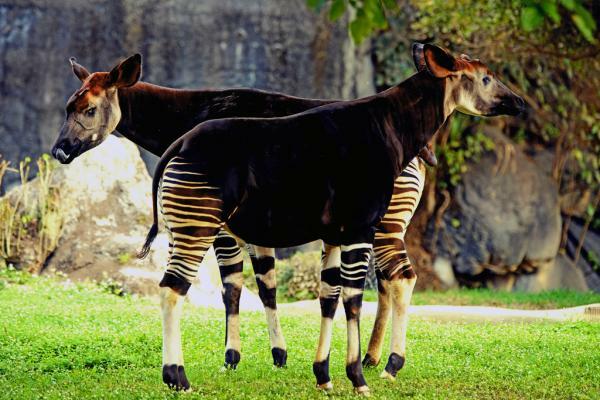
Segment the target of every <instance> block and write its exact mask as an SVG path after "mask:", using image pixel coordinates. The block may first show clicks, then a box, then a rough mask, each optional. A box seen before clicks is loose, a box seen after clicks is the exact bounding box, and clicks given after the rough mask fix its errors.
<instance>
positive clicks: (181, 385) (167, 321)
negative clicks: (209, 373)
mask: <svg viewBox="0 0 600 400" xmlns="http://www.w3.org/2000/svg"><path fill="white" fill-rule="evenodd" d="M183 299H184V297H183V296H181V295H180V294H179V293H177V292H176V291H174V290H173V289H171V288H168V287H163V288H161V289H160V303H161V309H162V318H163V370H162V376H163V382H164V383H166V384H167V385H168V386H169V388H171V389H175V390H189V389H190V382H189V381H188V379H187V377H186V376H185V369H184V367H183V350H182V348H181V330H180V321H181V311H182V307H183Z"/></svg>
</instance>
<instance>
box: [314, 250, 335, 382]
mask: <svg viewBox="0 0 600 400" xmlns="http://www.w3.org/2000/svg"><path fill="white" fill-rule="evenodd" d="M340 264H341V251H340V247H338V246H330V245H328V244H326V243H323V251H322V253H321V288H320V290H319V303H320V304H321V330H320V334H319V345H318V347H317V354H316V356H315V361H314V363H313V373H314V374H315V377H316V378H317V388H318V389H321V390H326V391H329V390H332V389H333V384H332V383H331V378H330V377H329V353H330V350H331V336H332V334H333V317H334V316H335V312H336V310H337V306H338V302H339V298H340V293H341V290H342V286H341V283H340Z"/></svg>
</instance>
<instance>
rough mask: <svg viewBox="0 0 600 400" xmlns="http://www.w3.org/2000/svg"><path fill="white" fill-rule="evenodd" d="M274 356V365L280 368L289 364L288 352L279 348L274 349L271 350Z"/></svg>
mask: <svg viewBox="0 0 600 400" xmlns="http://www.w3.org/2000/svg"><path fill="white" fill-rule="evenodd" d="M271 354H272V355H273V365H274V366H276V367H279V368H283V367H285V365H286V363H287V351H286V350H284V349H280V348H279V347H273V348H272V349H271Z"/></svg>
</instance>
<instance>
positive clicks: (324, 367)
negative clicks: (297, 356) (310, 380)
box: [313, 356, 333, 390]
mask: <svg viewBox="0 0 600 400" xmlns="http://www.w3.org/2000/svg"><path fill="white" fill-rule="evenodd" d="M313 374H315V378H317V388H318V389H324V390H330V389H333V384H332V383H331V378H330V377H329V356H327V358H326V359H325V360H323V361H315V362H314V363H313ZM327 388H330V389H327Z"/></svg>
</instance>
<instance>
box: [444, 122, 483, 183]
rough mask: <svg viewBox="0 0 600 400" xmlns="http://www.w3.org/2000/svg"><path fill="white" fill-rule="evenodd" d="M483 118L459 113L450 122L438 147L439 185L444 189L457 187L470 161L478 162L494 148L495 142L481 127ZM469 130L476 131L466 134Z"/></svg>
mask: <svg viewBox="0 0 600 400" xmlns="http://www.w3.org/2000/svg"><path fill="white" fill-rule="evenodd" d="M480 122H481V119H479V118H471V117H468V116H466V115H462V114H457V115H455V116H454V117H453V118H452V119H451V120H450V123H449V129H448V135H447V137H445V138H442V139H443V140H444V143H443V144H442V145H441V146H439V147H438V149H437V156H438V159H439V160H440V163H441V164H440V165H441V167H440V168H439V170H438V177H440V178H441V179H438V180H437V183H438V186H439V187H440V188H442V189H446V188H448V187H456V186H457V185H458V183H459V182H460V180H461V177H462V175H463V174H464V173H465V172H467V170H468V169H469V166H468V165H469V162H476V161H478V160H479V158H480V157H481V155H482V154H483V153H484V152H485V151H489V150H492V149H493V148H494V142H493V140H492V139H490V138H489V137H488V136H486V135H485V134H484V133H483V132H482V131H481V130H480V129H478V128H479V124H480ZM467 130H473V131H474V132H475V133H472V134H469V135H464V132H466V131H467Z"/></svg>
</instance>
